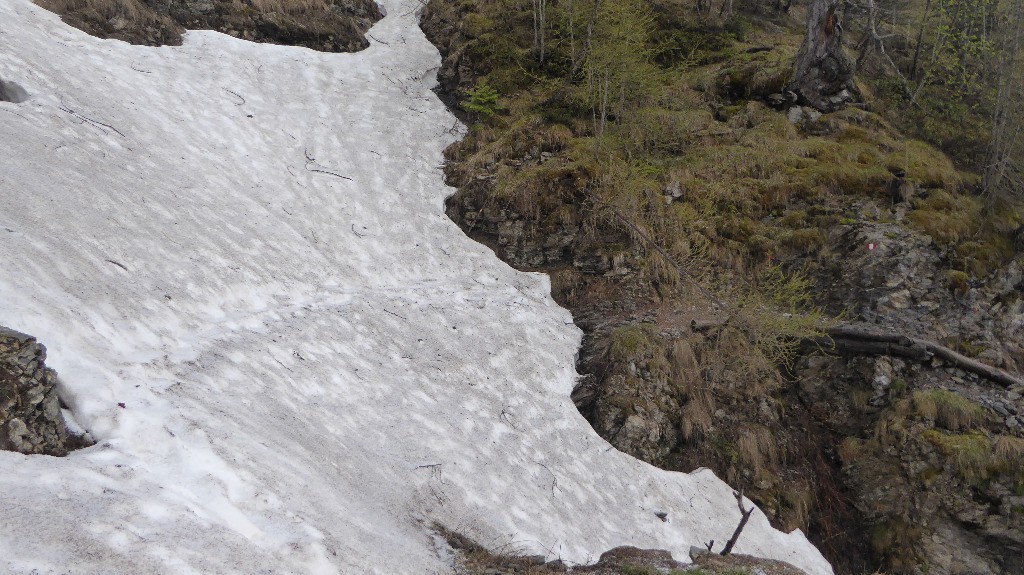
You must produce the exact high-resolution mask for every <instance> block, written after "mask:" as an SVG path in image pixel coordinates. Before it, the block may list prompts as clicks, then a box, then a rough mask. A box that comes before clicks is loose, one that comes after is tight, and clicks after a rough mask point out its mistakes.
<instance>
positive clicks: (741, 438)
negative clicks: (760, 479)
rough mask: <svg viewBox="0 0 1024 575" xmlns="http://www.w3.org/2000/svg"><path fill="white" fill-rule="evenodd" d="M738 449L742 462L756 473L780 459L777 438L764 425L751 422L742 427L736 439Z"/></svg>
mask: <svg viewBox="0 0 1024 575" xmlns="http://www.w3.org/2000/svg"><path fill="white" fill-rule="evenodd" d="M736 451H737V453H738V455H739V458H740V462H741V463H742V464H743V465H745V466H746V467H748V468H749V469H750V470H751V471H753V472H754V474H755V475H756V474H758V473H759V472H761V471H762V470H763V469H764V468H765V467H766V466H768V465H775V463H776V462H777V461H778V452H777V449H776V446H775V438H774V437H773V436H772V432H771V430H770V429H768V428H767V427H765V426H763V425H757V424H750V425H746V426H744V427H743V428H741V429H740V432H739V435H738V438H737V439H736Z"/></svg>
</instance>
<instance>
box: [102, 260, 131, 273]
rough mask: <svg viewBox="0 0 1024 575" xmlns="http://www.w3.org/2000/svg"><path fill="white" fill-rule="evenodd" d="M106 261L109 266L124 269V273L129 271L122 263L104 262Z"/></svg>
mask: <svg viewBox="0 0 1024 575" xmlns="http://www.w3.org/2000/svg"><path fill="white" fill-rule="evenodd" d="M104 261H105V262H107V263H108V264H114V265H115V266H117V267H119V268H121V269H123V270H124V271H128V268H127V267H125V265H124V264H123V263H121V262H116V261H114V260H104Z"/></svg>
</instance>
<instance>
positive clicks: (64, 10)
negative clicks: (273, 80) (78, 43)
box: [38, 0, 381, 52]
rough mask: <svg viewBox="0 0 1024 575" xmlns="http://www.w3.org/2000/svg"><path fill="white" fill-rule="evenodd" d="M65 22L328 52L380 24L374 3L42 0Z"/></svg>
mask: <svg viewBox="0 0 1024 575" xmlns="http://www.w3.org/2000/svg"><path fill="white" fill-rule="evenodd" d="M38 4H39V5H40V6H42V7H44V8H46V9H48V10H50V11H52V12H56V13H57V14H60V15H61V17H62V18H63V19H64V21H65V22H67V23H68V24H70V25H72V26H74V27H75V28H78V29H80V30H83V31H85V32H88V33H89V34H91V35H93V36H98V37H100V38H115V39H118V40H124V41H126V42H130V43H132V44H146V45H149V46H160V45H163V44H173V45H177V44H180V43H181V33H182V32H183V30H184V29H189V30H217V31H218V32H223V33H225V34H229V35H231V36H234V37H236V38H242V39H245V40H251V41H253V42H267V43H271V44H284V45H289V46H305V47H307V48H311V49H313V50H320V51H323V52H355V51H357V50H361V49H363V48H365V47H366V46H368V45H369V44H368V42H367V40H366V38H365V37H364V34H365V32H366V31H367V30H368V29H369V28H370V26H371V25H372V24H373V23H374V22H376V21H377V20H380V18H381V12H380V8H379V7H378V6H377V3H376V2H374V0H313V1H295V0H256V1H246V2H242V1H240V0H166V1H165V0H120V1H119V2H103V1H99V0H38Z"/></svg>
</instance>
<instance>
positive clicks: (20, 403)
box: [0, 327, 75, 456]
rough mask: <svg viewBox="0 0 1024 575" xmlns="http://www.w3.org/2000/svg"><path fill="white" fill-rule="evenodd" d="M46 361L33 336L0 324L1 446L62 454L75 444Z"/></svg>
mask: <svg viewBox="0 0 1024 575" xmlns="http://www.w3.org/2000/svg"><path fill="white" fill-rule="evenodd" d="M45 360H46V348H45V347H43V346H42V345H41V344H40V343H38V342H36V339H35V338H34V337H32V336H29V335H25V334H23V333H18V332H16V331H13V330H10V329H7V328H5V327H0V449H3V450H7V451H17V452H20V453H25V454H46V455H57V456H63V455H67V453H68V451H69V450H70V449H72V448H73V447H74V445H73V444H74V443H75V442H74V441H73V440H72V441H71V442H69V435H68V431H67V426H66V425H65V423H64V417H63V416H62V415H61V411H60V404H59V401H58V399H57V390H56V384H57V374H56V373H55V372H54V371H53V370H52V369H49V368H47V367H46V366H45V365H44V361H45Z"/></svg>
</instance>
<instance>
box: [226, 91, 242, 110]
mask: <svg viewBox="0 0 1024 575" xmlns="http://www.w3.org/2000/svg"><path fill="white" fill-rule="evenodd" d="M223 90H224V91H225V92H227V93H228V94H231V95H232V96H234V97H236V98H238V99H239V100H241V102H236V103H235V105H236V106H241V105H242V104H245V98H243V97H242V96H241V94H239V93H237V92H232V91H231V90H228V89H227V88H224V89H223Z"/></svg>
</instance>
